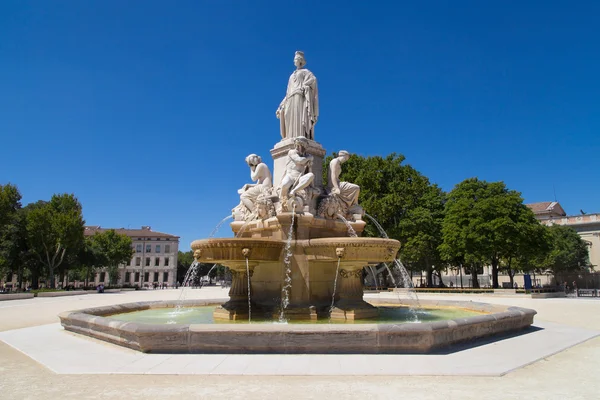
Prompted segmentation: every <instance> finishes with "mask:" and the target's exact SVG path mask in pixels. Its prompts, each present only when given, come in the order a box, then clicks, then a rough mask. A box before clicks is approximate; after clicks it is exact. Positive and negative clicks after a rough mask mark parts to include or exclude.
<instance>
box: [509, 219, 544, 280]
mask: <svg viewBox="0 0 600 400" xmlns="http://www.w3.org/2000/svg"><path fill="white" fill-rule="evenodd" d="M517 231H518V233H517V234H515V235H514V236H513V237H511V238H509V241H508V243H507V251H506V252H505V254H504V256H503V259H502V263H501V266H500V270H502V271H504V272H506V273H507V274H508V276H509V279H510V286H511V287H512V286H513V285H514V277H515V274H516V273H517V272H529V271H531V270H533V269H534V268H535V264H536V263H539V260H542V259H543V258H544V257H546V255H547V254H548V252H549V251H550V248H551V245H552V243H551V236H550V232H549V230H548V228H547V227H546V226H544V225H542V224H540V223H539V222H538V221H537V220H536V218H535V215H534V214H533V211H531V210H529V209H527V210H523V212H522V213H521V214H520V219H519V221H518V222H517Z"/></svg>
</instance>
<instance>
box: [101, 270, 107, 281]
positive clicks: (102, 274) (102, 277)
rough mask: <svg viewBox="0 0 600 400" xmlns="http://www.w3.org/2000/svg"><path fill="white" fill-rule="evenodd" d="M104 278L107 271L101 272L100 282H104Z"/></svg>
mask: <svg viewBox="0 0 600 400" xmlns="http://www.w3.org/2000/svg"><path fill="white" fill-rule="evenodd" d="M104 278H106V272H100V282H104Z"/></svg>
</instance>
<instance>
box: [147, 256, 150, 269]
mask: <svg viewBox="0 0 600 400" xmlns="http://www.w3.org/2000/svg"><path fill="white" fill-rule="evenodd" d="M149 266H150V257H146V267H149Z"/></svg>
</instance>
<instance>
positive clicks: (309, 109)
mask: <svg viewBox="0 0 600 400" xmlns="http://www.w3.org/2000/svg"><path fill="white" fill-rule="evenodd" d="M294 65H295V66H296V70H295V71H294V73H292V75H291V76H290V79H289V81H288V86H287V92H286V94H285V97H284V98H283V100H282V101H281V104H280V105H279V108H278V109H277V112H276V113H275V114H276V115H277V118H279V120H280V129H281V138H282V139H288V138H295V137H298V136H304V137H306V138H307V139H311V140H315V124H316V123H317V119H318V118H319V92H318V89H317V78H316V77H315V76H314V75H313V73H312V72H310V71H309V70H307V69H306V68H304V66H305V65H306V60H305V59H304V53H303V52H301V51H297V52H296V54H295V56H294Z"/></svg>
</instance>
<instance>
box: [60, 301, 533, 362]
mask: <svg viewBox="0 0 600 400" xmlns="http://www.w3.org/2000/svg"><path fill="white" fill-rule="evenodd" d="M221 303H222V300H186V301H184V306H187V307H190V306H206V305H215V306H216V305H219V304H221ZM370 303H371V304H373V305H375V306H378V305H384V304H386V305H389V304H393V303H395V304H396V305H410V302H409V301H402V302H400V301H393V300H385V301H377V300H371V301H370ZM178 304H180V303H179V302H176V301H157V302H139V303H127V304H120V305H114V306H107V307H96V308H88V309H84V310H78V311H70V312H64V313H61V314H60V315H59V317H60V320H61V324H62V326H63V327H64V329H66V330H68V331H71V332H76V333H78V334H82V335H87V336H90V337H93V338H96V339H100V340H104V341H107V342H110V343H114V344H117V345H120V346H124V347H128V348H131V349H134V350H138V351H141V352H145V353H223V354H240V353H248V354H252V353H253V354H256V353H265V354H377V353H381V354H398V353H429V352H434V351H438V350H440V349H444V348H447V347H449V346H451V345H453V344H457V343H468V342H473V343H475V341H476V340H477V339H479V338H484V337H491V336H496V335H503V334H507V333H511V332H518V331H520V330H523V329H526V328H528V327H529V326H530V325H531V324H532V323H533V317H534V315H535V314H536V312H535V311H534V310H531V309H526V308H520V307H509V306H502V305H493V304H487V303H478V302H471V301H436V300H422V301H420V306H421V307H424V308H440V307H456V308H463V309H468V310H472V311H477V312H481V313H482V314H481V315H476V316H473V317H467V318H458V319H453V320H447V321H436V322H424V323H402V324H394V323H378V324H375V323H373V324H356V325H354V324H344V325H338V324H275V323H274V324H181V325H177V324H172V325H154V324H145V323H137V322H124V321H119V320H116V319H114V318H111V317H110V316H111V315H114V314H119V313H126V312H133V311H140V310H146V309H150V308H172V307H175V306H177V305H178Z"/></svg>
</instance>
